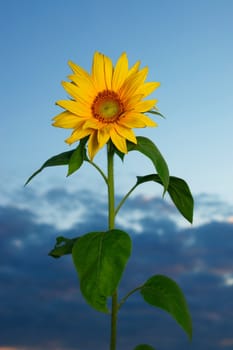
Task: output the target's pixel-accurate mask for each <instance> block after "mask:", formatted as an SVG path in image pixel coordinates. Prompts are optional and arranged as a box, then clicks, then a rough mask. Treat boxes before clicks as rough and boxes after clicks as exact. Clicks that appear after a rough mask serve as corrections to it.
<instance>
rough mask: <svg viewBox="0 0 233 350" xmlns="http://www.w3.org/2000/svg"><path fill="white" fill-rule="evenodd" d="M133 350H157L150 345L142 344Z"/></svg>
mask: <svg viewBox="0 0 233 350" xmlns="http://www.w3.org/2000/svg"><path fill="white" fill-rule="evenodd" d="M133 350H156V349H155V348H153V347H152V346H150V345H148V344H140V345H138V346H136V348H134V349H133Z"/></svg>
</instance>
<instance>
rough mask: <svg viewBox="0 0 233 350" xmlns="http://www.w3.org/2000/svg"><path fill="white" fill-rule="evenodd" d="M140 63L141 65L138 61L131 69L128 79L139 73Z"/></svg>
mask: <svg viewBox="0 0 233 350" xmlns="http://www.w3.org/2000/svg"><path fill="white" fill-rule="evenodd" d="M140 63H141V62H140V61H137V62H136V63H135V64H134V65H133V66H132V67H131V68H130V70H129V71H128V75H127V78H128V77H129V76H130V75H131V74H134V73H137V72H138V69H139V66H140Z"/></svg>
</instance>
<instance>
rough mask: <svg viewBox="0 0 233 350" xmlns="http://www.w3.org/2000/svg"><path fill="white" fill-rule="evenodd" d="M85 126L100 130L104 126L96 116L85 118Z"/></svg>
mask: <svg viewBox="0 0 233 350" xmlns="http://www.w3.org/2000/svg"><path fill="white" fill-rule="evenodd" d="M84 128H91V129H95V130H98V129H100V128H102V123H101V122H100V121H98V120H97V119H95V118H90V119H87V120H85V123H84Z"/></svg>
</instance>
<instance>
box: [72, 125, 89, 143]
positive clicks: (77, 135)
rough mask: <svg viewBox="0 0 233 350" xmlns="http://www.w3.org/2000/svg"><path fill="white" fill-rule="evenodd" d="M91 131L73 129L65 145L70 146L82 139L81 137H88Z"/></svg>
mask: <svg viewBox="0 0 233 350" xmlns="http://www.w3.org/2000/svg"><path fill="white" fill-rule="evenodd" d="M92 131H93V130H92V129H84V128H82V127H81V128H79V129H75V130H74V131H73V132H72V134H71V136H70V137H68V139H66V140H65V141H66V143H68V144H69V145H71V144H72V143H74V142H76V141H78V140H80V139H82V138H83V137H85V136H87V135H90V134H91V133H92Z"/></svg>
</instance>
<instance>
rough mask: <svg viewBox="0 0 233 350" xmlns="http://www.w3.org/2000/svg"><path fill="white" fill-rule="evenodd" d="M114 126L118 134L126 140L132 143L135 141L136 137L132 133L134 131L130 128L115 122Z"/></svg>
mask: <svg viewBox="0 0 233 350" xmlns="http://www.w3.org/2000/svg"><path fill="white" fill-rule="evenodd" d="M114 128H115V130H116V131H117V133H118V134H119V135H120V136H122V137H125V138H126V139H127V140H129V141H131V142H133V143H137V139H136V137H135V135H134V132H133V131H132V130H131V129H129V128H126V127H124V126H122V125H119V124H115V125H114Z"/></svg>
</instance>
